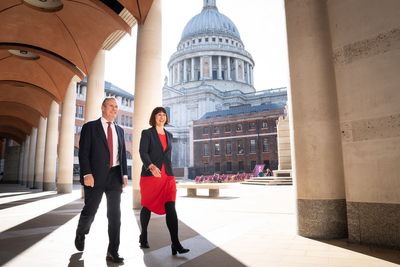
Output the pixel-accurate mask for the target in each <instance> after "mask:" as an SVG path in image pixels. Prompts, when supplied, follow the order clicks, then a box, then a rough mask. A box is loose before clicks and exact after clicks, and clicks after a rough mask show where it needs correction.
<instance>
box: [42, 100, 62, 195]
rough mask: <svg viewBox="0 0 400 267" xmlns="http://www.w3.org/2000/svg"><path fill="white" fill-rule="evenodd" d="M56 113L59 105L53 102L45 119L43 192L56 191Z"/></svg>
mask: <svg viewBox="0 0 400 267" xmlns="http://www.w3.org/2000/svg"><path fill="white" fill-rule="evenodd" d="M58 111H59V105H58V103H57V102H55V101H53V102H52V103H51V106H50V112H49V117H48V118H47V132H46V152H45V156H44V177H43V190H44V191H52V190H55V189H56V169H57V141H58Z"/></svg>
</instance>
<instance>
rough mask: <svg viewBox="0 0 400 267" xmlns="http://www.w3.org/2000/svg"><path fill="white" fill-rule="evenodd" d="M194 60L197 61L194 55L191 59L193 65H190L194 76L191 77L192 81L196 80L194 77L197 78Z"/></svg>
mask: <svg viewBox="0 0 400 267" xmlns="http://www.w3.org/2000/svg"><path fill="white" fill-rule="evenodd" d="M194 62H195V60H194V57H192V60H191V63H192V65H191V66H190V67H191V68H192V77H191V81H194V79H195V73H194Z"/></svg>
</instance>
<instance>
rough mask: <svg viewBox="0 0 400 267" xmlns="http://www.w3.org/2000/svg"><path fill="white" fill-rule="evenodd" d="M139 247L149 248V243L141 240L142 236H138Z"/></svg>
mask: <svg viewBox="0 0 400 267" xmlns="http://www.w3.org/2000/svg"><path fill="white" fill-rule="evenodd" d="M139 243H140V245H139V247H140V248H150V246H149V242H147V240H146V239H144V238H142V235H140V236H139Z"/></svg>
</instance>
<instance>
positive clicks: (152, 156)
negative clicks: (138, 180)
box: [139, 127, 174, 176]
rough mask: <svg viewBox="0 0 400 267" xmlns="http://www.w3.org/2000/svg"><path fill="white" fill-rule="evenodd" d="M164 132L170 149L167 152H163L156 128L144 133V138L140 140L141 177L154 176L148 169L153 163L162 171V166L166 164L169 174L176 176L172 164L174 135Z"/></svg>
mask: <svg viewBox="0 0 400 267" xmlns="http://www.w3.org/2000/svg"><path fill="white" fill-rule="evenodd" d="M164 131H165V134H166V135H167V143H168V147H167V149H166V150H165V151H164V150H163V147H162V145H161V141H160V138H159V137H158V133H157V130H156V128H155V127H151V128H149V129H146V130H143V131H142V137H141V138H140V147H139V153H140V158H141V159H142V162H143V166H142V173H141V176H153V174H152V173H151V171H150V170H149V169H148V168H149V165H150V164H151V163H153V164H154V165H156V166H157V167H158V168H159V169H160V170H161V167H162V164H164V165H165V171H166V172H167V174H168V175H170V176H173V175H174V174H173V172H172V162H171V151H172V147H171V144H172V134H171V133H170V132H168V131H166V130H165V129H164Z"/></svg>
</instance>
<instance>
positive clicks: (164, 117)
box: [156, 112, 167, 126]
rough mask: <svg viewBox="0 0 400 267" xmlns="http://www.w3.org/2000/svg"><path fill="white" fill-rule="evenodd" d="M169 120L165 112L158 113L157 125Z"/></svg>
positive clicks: (162, 124)
mask: <svg viewBox="0 0 400 267" xmlns="http://www.w3.org/2000/svg"><path fill="white" fill-rule="evenodd" d="M166 121H167V114H165V113H164V112H159V113H157V114H156V126H164V124H165V122H166Z"/></svg>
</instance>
